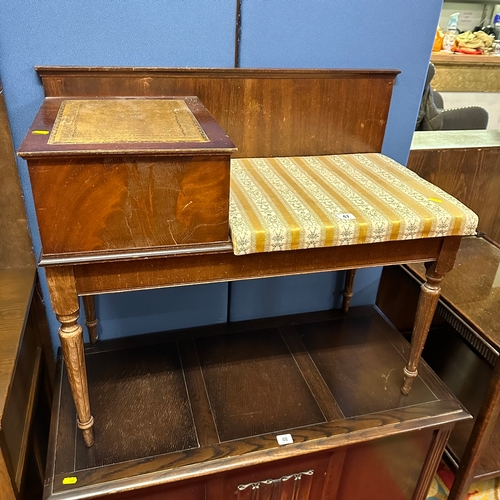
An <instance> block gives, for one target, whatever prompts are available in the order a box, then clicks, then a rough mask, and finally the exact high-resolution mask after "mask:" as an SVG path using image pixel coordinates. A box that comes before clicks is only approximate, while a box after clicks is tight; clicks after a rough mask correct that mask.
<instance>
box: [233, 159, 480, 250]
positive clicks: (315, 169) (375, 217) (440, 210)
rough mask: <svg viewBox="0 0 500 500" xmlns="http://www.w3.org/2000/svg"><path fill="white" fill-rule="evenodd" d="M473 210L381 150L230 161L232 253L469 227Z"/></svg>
mask: <svg viewBox="0 0 500 500" xmlns="http://www.w3.org/2000/svg"><path fill="white" fill-rule="evenodd" d="M477 223H478V219H477V216H476V214H475V213H474V212H472V211H471V210H469V209H468V208H467V207H465V206H464V205H463V204H462V203H460V202H459V201H458V200H456V199H455V198H453V197H452V196H450V195H449V194H447V193H445V192H444V191H443V190H441V189H439V188H438V187H436V186H434V185H432V184H430V183H429V182H427V181H425V180H423V179H421V178H420V177H419V176H418V175H417V174H415V173H414V172H412V171H411V170H408V169H407V168H406V167H403V166H402V165H400V164H399V163H397V162H396V161H394V160H392V159H390V158H388V157H387V156H384V155H382V154H379V153H367V154H351V155H331V156H308V157H295V158H247V159H237V160H232V162H231V199H230V210H229V224H230V228H231V238H232V241H233V247H234V253H235V254H236V255H244V254H249V253H258V252H273V251H278V250H295V249H299V248H316V247H324V246H340V245H356V244H359V243H376V242H382V241H390V240H408V239H417V238H432V237H437V236H448V235H469V234H474V233H475V229H476V227H477Z"/></svg>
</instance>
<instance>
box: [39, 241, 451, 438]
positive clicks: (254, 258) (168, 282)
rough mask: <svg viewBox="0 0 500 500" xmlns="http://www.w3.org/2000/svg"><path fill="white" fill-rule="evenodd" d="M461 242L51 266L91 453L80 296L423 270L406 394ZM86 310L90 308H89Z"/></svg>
mask: <svg viewBox="0 0 500 500" xmlns="http://www.w3.org/2000/svg"><path fill="white" fill-rule="evenodd" d="M460 240H461V237H457V236H453V237H444V238H430V239H424V240H416V241H411V240H409V241H394V242H386V243H376V244H370V245H355V246H346V247H333V248H320V249H309V250H295V251H288V252H272V253H265V254H252V255H247V256H235V255H234V254H233V253H232V252H231V251H226V252H214V253H209V252H206V253H200V254H188V255H184V256H181V255H177V256H166V257H163V258H160V257H157V258H154V259H146V258H144V257H143V258H142V259H137V260H114V261H111V262H97V263H88V264H83V263H82V264H80V263H74V264H71V265H51V264H50V261H49V262H47V261H46V260H45V259H43V260H42V262H43V263H44V265H45V266H46V275H47V280H48V284H49V289H50V296H51V302H52V307H53V309H54V312H55V314H56V317H57V319H58V321H59V322H60V323H61V328H60V329H59V337H60V340H61V346H62V349H63V353H64V359H65V363H66V367H67V370H68V377H69V380H70V383H71V388H72V391H73V397H74V400H75V405H76V409H77V413H78V427H79V428H80V429H81V430H82V431H83V435H84V439H85V443H86V444H87V446H91V445H92V444H93V432H92V426H93V424H94V420H93V417H92V415H91V411H90V401H89V396H88V387H87V375H86V369H85V357H84V347H83V332H82V327H81V326H80V324H79V323H78V322H77V320H78V317H79V314H80V311H79V302H78V296H79V295H83V296H93V295H96V294H101V293H109V292H116V291H119V290H143V289H148V288H161V287H167V286H177V285H184V284H196V283H213V282H220V281H234V280H239V279H252V278H261V277H270V276H285V275H292V274H305V273H311V272H322V271H337V270H344V269H353V268H355V269H359V268H364V267H372V266H380V265H392V264H398V263H404V262H426V263H428V265H427V274H426V277H427V281H426V283H425V284H424V285H423V286H422V289H421V293H420V299H419V305H418V310H417V314H416V318H415V326H414V331H413V337H412V344H411V351H410V355H409V359H408V363H407V365H406V366H405V368H404V383H403V387H402V392H403V393H408V392H409V391H410V389H411V384H412V381H413V379H414V378H415V377H416V376H417V366H418V362H419V359H420V354H421V352H422V349H423V346H424V344H425V340H426V338H427V334H428V331H429V327H430V323H431V321H432V318H433V316H434V311H435V309H436V306H437V302H438V299H439V296H440V289H441V287H440V282H441V281H442V279H443V277H444V275H445V274H446V273H447V272H448V271H449V270H451V269H452V267H453V264H454V262H455V257H456V253H457V251H458V247H459V245H460ZM87 303H88V302H87Z"/></svg>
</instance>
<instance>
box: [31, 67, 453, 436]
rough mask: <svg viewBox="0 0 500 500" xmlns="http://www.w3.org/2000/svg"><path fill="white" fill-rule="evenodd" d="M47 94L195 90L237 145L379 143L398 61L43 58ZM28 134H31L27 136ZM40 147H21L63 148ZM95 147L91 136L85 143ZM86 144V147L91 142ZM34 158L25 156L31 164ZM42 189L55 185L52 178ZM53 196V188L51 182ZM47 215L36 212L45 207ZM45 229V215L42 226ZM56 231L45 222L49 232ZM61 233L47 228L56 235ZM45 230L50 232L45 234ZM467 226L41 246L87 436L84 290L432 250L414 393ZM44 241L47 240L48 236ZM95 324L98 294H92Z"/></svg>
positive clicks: (304, 150)
mask: <svg viewBox="0 0 500 500" xmlns="http://www.w3.org/2000/svg"><path fill="white" fill-rule="evenodd" d="M37 70H38V73H39V74H40V76H41V78H42V82H43V85H44V90H45V95H46V98H47V99H50V98H71V97H73V98H85V97H90V96H93V97H94V98H95V96H99V97H109V96H115V97H119V96H133V97H140V96H147V97H151V96H179V95H184V96H197V97H199V99H200V100H201V102H202V103H203V104H204V105H205V106H206V108H207V109H208V110H209V111H210V113H211V114H212V115H213V116H214V118H215V119H216V120H217V122H218V123H219V124H220V126H221V127H222V128H223V129H224V130H225V131H226V133H227V134H228V135H229V137H230V138H231V140H232V141H233V142H234V143H235V144H236V146H237V147H238V152H237V154H233V157H234V156H236V157H243V158H245V157H270V156H304V155H321V154H348V153H368V152H380V151H381V149H382V143H383V139H384V133H385V125H386V122H387V116H388V112H389V106H390V99H391V94H392V87H393V83H394V79H395V77H396V75H397V74H398V73H399V72H398V71H397V70H263V69H260V70H249V69H239V68H238V69H214V70H207V69H161V68H147V69H141V68H58V67H56V68H43V67H42V68H37ZM28 142H29V141H28ZM33 144H35V145H36V147H35V148H34V149H33V148H32V149H29V148H28V149H27V148H26V147H25V148H24V150H23V153H21V154H24V156H26V157H27V158H28V159H29V160H33V159H34V162H33V168H36V161H37V158H44V160H45V161H47V158H49V159H50V157H51V156H57V158H55V160H57V161H61V158H62V159H63V160H64V154H62V153H63V152H59V153H57V152H56V153H54V151H52V150H50V148H45V150H44V149H43V148H40V147H39V144H41V142H40V141H38V142H36V141H35V140H33ZM87 149H88V148H87ZM84 153H85V155H86V156H90V155H91V154H98V151H97V152H96V153H92V152H91V151H89V150H87V151H85V152H84ZM29 166H30V164H29ZM45 188H46V189H48V188H50V186H49V184H46V186H45ZM53 196H57V187H54V193H53ZM39 215H40V214H39ZM43 229H44V230H45V231H46V232H47V231H49V232H50V229H51V228H50V227H44V228H43ZM46 234H49V233H46ZM55 236H57V235H54V234H51V237H52V239H54V237H55ZM42 239H43V238H42ZM460 239H461V237H460V236H450V237H438V238H428V239H419V240H407V241H390V242H385V243H375V244H365V245H353V246H341V247H332V248H317V249H308V250H294V251H286V252H271V253H264V254H253V255H246V256H235V255H234V254H233V253H232V245H231V243H230V242H229V241H228V242H227V243H225V242H222V243H218V244H217V245H210V244H205V245H197V246H193V245H191V246H190V245H184V246H179V245H170V246H167V247H153V248H137V247H134V246H127V247H126V248H118V249H116V248H114V249H110V250H109V251H97V252H92V251H88V249H83V250H82V251H81V252H78V251H76V252H75V251H72V252H66V253H62V254H47V253H44V254H42V256H41V260H40V265H41V266H44V267H45V270H46V276H47V281H48V286H49V290H50V296H51V302H52V307H53V309H54V312H55V314H56V316H57V319H58V320H59V321H60V323H61V328H60V330H59V336H60V339H61V345H62V349H63V353H64V358H65V363H66V366H67V371H68V376H69V380H70V383H71V387H72V392H73V397H74V401H75V405H76V409H77V413H78V426H79V427H80V429H81V430H82V431H83V434H84V439H85V443H86V445H87V446H91V445H92V443H93V432H92V426H93V423H94V421H93V418H92V415H91V411H90V402H89V396H88V387H87V377H86V369H85V358H84V349H83V336H82V327H81V326H80V325H79V324H78V317H79V302H78V296H84V297H90V296H93V295H96V294H102V293H110V292H116V291H127V290H142V289H154V288H161V287H167V286H178V285H186V284H198V283H213V282H221V281H233V280H240V279H254V278H262V277H271V276H285V275H296V274H306V273H314V272H325V271H336V270H345V269H359V268H364V267H373V266H384V265H391V264H398V263H407V262H426V263H427V281H426V283H425V284H424V285H423V287H422V292H421V295H420V301H419V307H418V312H417V315H416V319H415V328H414V335H413V341H412V347H411V351H410V355H409V360H408V363H407V365H406V367H405V368H404V382H403V387H402V391H403V393H408V392H409V391H410V388H411V384H412V381H413V379H414V378H415V377H416V376H417V366H418V361H419V358H420V354H421V351H422V348H423V345H424V343H425V340H426V336H427V333H428V330H429V326H430V322H431V319H432V316H433V314H434V310H435V308H436V305H437V301H438V298H439V294H440V282H441V280H442V279H443V277H444V275H445V274H446V273H447V272H448V271H449V270H450V269H451V268H452V267H453V264H454V261H455V257H456V253H457V251H458V247H459V244H460ZM43 244H44V242H43V241H42V246H43ZM85 304H86V306H87V308H88V310H89V320H90V322H91V323H93V322H94V324H95V316H94V314H93V312H92V310H93V304H92V299H85Z"/></svg>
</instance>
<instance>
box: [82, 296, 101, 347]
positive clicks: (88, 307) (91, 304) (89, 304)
mask: <svg viewBox="0 0 500 500" xmlns="http://www.w3.org/2000/svg"><path fill="white" fill-rule="evenodd" d="M83 309H84V310H85V325H86V326H87V330H88V331H89V338H90V342H92V344H95V343H96V342H97V341H98V339H99V338H98V336H97V323H98V320H97V318H96V315H95V297H94V295H84V296H83Z"/></svg>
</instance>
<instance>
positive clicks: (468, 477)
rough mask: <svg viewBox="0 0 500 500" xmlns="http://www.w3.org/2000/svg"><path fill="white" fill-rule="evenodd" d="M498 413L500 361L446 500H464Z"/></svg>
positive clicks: (497, 363) (496, 365)
mask: <svg viewBox="0 0 500 500" xmlns="http://www.w3.org/2000/svg"><path fill="white" fill-rule="evenodd" d="M499 412H500V359H497V361H496V363H495V367H494V369H493V374H492V376H491V379H490V383H489V385H488V390H487V392H486V396H485V398H484V400H483V404H482V406H481V409H480V410H479V414H478V415H477V417H476V420H475V422H474V427H473V428H472V432H471V435H470V437H469V441H468V442H467V446H466V448H465V452H464V454H463V456H462V458H461V459H460V467H459V468H458V471H457V474H456V476H455V481H454V482H453V486H452V488H451V491H450V496H449V497H448V500H465V498H466V497H467V491H468V490H469V487H470V485H471V483H472V481H473V479H474V474H475V472H476V468H477V465H478V463H479V460H480V458H481V455H482V453H483V451H484V449H485V448H486V446H487V444H488V441H489V439H490V436H491V433H492V432H493V429H494V428H495V424H496V421H497V418H498V415H499Z"/></svg>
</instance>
